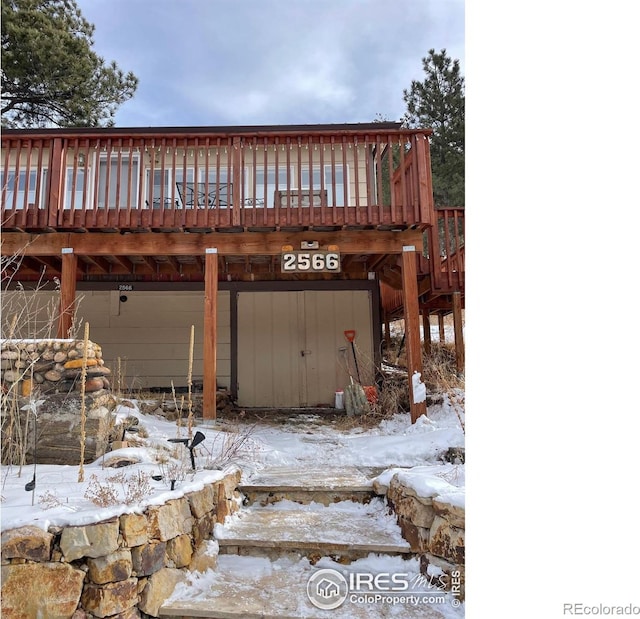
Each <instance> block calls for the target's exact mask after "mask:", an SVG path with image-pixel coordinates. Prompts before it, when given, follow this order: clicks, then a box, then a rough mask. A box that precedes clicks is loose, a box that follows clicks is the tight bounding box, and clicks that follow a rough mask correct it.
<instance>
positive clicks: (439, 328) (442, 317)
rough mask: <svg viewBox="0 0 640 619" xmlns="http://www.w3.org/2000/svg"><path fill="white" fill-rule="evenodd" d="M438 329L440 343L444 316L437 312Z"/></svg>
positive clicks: (441, 341) (442, 342)
mask: <svg viewBox="0 0 640 619" xmlns="http://www.w3.org/2000/svg"><path fill="white" fill-rule="evenodd" d="M438 330H439V331H440V343H441V344H444V316H443V315H442V314H438Z"/></svg>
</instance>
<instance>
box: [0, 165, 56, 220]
mask: <svg viewBox="0 0 640 619" xmlns="http://www.w3.org/2000/svg"><path fill="white" fill-rule="evenodd" d="M37 181H38V172H37V170H29V182H28V183H27V171H26V170H20V171H19V172H18V178H17V179H16V173H15V172H9V173H8V174H7V175H6V189H7V193H6V199H5V202H4V207H5V208H7V209H13V200H14V198H15V200H16V210H21V209H23V208H24V199H25V195H26V197H27V205H32V204H33V205H35V202H36V185H37ZM0 187H1V188H3V189H4V187H5V173H4V172H1V173H0ZM46 191H47V170H46V168H45V169H43V170H42V178H41V180H40V199H39V204H38V208H44V204H45V199H44V196H45V194H46Z"/></svg>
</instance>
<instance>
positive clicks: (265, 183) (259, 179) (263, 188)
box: [244, 166, 293, 208]
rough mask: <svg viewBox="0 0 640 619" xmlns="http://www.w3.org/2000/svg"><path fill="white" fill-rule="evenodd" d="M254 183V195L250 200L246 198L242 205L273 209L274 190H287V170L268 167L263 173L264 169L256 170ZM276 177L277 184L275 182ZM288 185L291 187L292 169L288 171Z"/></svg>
mask: <svg viewBox="0 0 640 619" xmlns="http://www.w3.org/2000/svg"><path fill="white" fill-rule="evenodd" d="M255 173H256V182H255V186H256V187H255V189H256V195H255V196H254V197H253V198H251V197H249V198H246V199H245V201H244V205H245V206H248V207H251V206H256V207H258V208H259V207H266V208H273V205H274V195H275V191H276V189H277V190H279V191H286V190H287V168H280V167H279V168H278V169H277V170H276V167H275V166H268V167H267V169H266V172H265V169H264V167H259V168H256V170H255ZM276 176H277V182H276ZM288 176H289V179H290V180H289V183H290V184H291V185H292V180H291V179H293V167H291V169H290V170H289V175H288Z"/></svg>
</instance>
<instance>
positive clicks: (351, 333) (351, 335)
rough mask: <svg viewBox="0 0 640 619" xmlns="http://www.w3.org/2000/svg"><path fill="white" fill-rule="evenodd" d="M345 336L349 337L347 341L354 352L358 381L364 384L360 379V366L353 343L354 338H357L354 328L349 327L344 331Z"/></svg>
mask: <svg viewBox="0 0 640 619" xmlns="http://www.w3.org/2000/svg"><path fill="white" fill-rule="evenodd" d="M344 336H345V337H346V338H347V341H348V342H349V343H350V344H351V351H352V352H353V362H354V363H355V365H356V374H357V375H358V382H359V383H360V384H362V380H361V379H360V368H359V367H358V358H357V357H356V347H355V344H354V343H353V340H355V339H356V332H355V331H354V330H353V329H349V330H347V331H345V332H344Z"/></svg>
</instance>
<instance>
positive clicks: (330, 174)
mask: <svg viewBox="0 0 640 619" xmlns="http://www.w3.org/2000/svg"><path fill="white" fill-rule="evenodd" d="M345 171H346V172H347V174H345ZM348 171H349V168H348V166H346V167H343V166H341V165H336V166H335V167H332V166H330V165H326V166H324V189H325V191H326V192H327V205H328V206H345V177H348ZM301 182H302V189H309V188H312V189H314V190H316V189H320V188H321V183H320V166H313V184H311V183H310V182H309V168H308V167H307V168H306V169H305V168H303V169H302V175H301ZM334 187H335V192H334ZM294 189H295V187H294ZM347 190H348V186H347ZM334 193H335V203H334ZM348 198H349V196H348V194H347V203H348Z"/></svg>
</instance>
